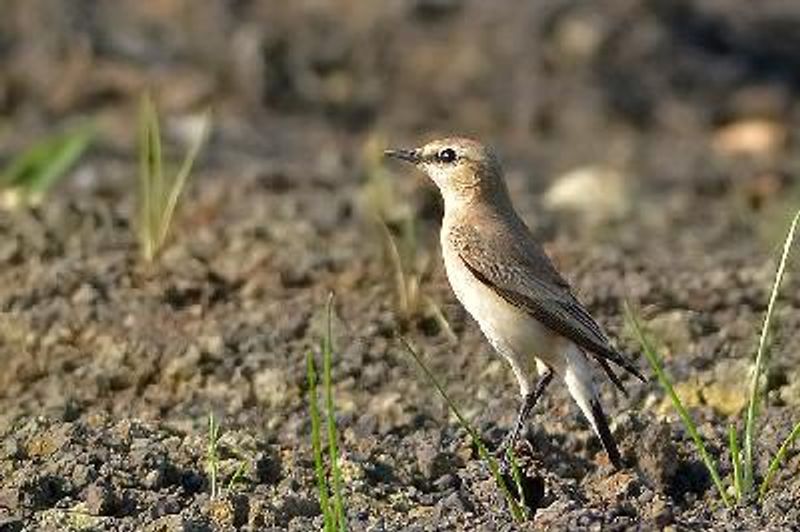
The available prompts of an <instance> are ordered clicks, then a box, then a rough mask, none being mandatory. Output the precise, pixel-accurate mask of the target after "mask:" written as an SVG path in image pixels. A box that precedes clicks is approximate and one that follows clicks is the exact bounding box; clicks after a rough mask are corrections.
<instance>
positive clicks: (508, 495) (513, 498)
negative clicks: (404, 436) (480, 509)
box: [400, 336, 528, 523]
mask: <svg viewBox="0 0 800 532" xmlns="http://www.w3.org/2000/svg"><path fill="white" fill-rule="evenodd" d="M400 341H401V342H402V343H403V346H404V347H405V348H406V350H407V351H408V352H409V354H411V356H412V357H413V358H414V361H415V362H416V363H417V365H419V367H420V368H422V371H423V373H425V376H426V377H427V378H428V380H429V381H430V382H431V384H432V385H433V387H434V388H435V389H436V391H437V392H439V395H441V396H442V398H443V399H444V400H445V402H446V403H447V405H448V406H449V407H450V410H452V411H453V414H455V416H456V418H457V419H458V422H459V424H460V425H461V427H462V428H463V429H464V430H466V431H467V433H468V434H469V437H470V439H471V440H472V444H473V445H474V446H475V447H476V448H477V449H478V454H479V455H480V457H481V460H483V461H484V463H486V465H487V466H488V467H489V471H491V473H492V477H493V478H494V481H495V484H497V487H498V489H499V490H500V492H501V493H502V494H503V497H505V499H506V503H507V504H508V509H509V511H510V512H511V516H512V517H513V518H514V521H516V522H518V523H521V522H523V521H525V520H526V519H527V518H528V511H527V508H526V507H525V505H524V504H522V502H521V501H522V499H523V491H522V475H521V473H520V471H519V467H518V466H517V463H516V460H515V458H514V453H513V450H512V449H510V448H509V449H507V450H506V453H507V456H508V458H509V463H510V464H511V473H512V478H513V479H514V483H515V488H516V491H517V493H516V495H515V494H514V493H513V492H512V490H511V488H509V486H508V484H507V483H506V481H505V479H504V478H503V474H502V473H501V472H500V465H499V464H498V463H497V459H496V458H495V457H494V455H493V454H492V453H491V452H489V450H488V449H487V448H486V445H485V444H484V443H483V440H482V439H481V437H480V435H479V434H478V432H477V431H476V430H475V429H474V428H473V427H472V425H471V424H470V423H469V421H467V419H466V418H465V417H464V416H463V415H461V412H460V411H459V410H458V407H456V404H455V403H454V402H453V400H452V399H450V396H449V395H448V394H447V392H446V391H445V389H444V387H443V386H442V385H441V384H440V383H439V381H438V380H437V379H436V377H435V376H434V375H433V373H432V372H431V370H430V369H428V366H427V365H425V363H424V362H423V361H422V357H420V356H419V354H418V353H417V352H416V351H415V350H414V348H413V347H411V344H410V343H408V340H406V339H405V338H403V337H402V336H401V337H400Z"/></svg>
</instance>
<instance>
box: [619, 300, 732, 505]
mask: <svg viewBox="0 0 800 532" xmlns="http://www.w3.org/2000/svg"><path fill="white" fill-rule="evenodd" d="M625 319H626V320H627V321H628V324H629V326H630V328H631V330H632V331H633V334H634V336H635V337H636V340H637V341H638V342H639V344H640V345H641V347H642V352H643V353H644V356H645V358H647V361H648V362H649V363H650V366H651V367H652V368H653V372H654V373H655V374H656V377H657V378H658V382H659V383H660V384H661V387H662V388H664V391H666V392H667V395H668V396H669V398H670V401H672V406H673V407H675V410H676V411H677V412H678V416H679V417H680V418H681V421H682V422H683V426H684V427H686V431H687V432H688V433H689V436H691V438H692V441H693V442H694V445H695V447H696V448H697V452H698V453H699V454H700V458H701V459H702V460H703V464H704V465H705V466H706V469H707V470H708V474H709V475H711V479H712V480H713V482H714V486H716V488H717V491H718V492H719V495H720V497H721V498H722V502H723V503H725V506H729V507H730V506H731V500H730V498H729V497H728V494H727V493H726V492H725V487H724V486H723V485H722V479H720V476H719V471H718V470H717V465H716V463H715V462H714V460H713V459H712V458H711V455H709V454H708V450H707V449H706V444H705V442H704V441H703V437H702V436H701V435H700V432H699V431H698V430H697V425H695V423H694V420H693V419H692V416H690V415H689V412H687V411H686V408H685V407H684V406H683V401H681V398H680V397H678V394H677V393H675V388H673V386H672V381H671V380H670V378H669V376H667V373H666V372H665V371H664V364H663V362H662V361H661V358H660V357H659V356H658V354H657V353H656V350H655V349H654V348H653V345H652V343H651V342H650V339H649V338H648V337H647V335H646V334H645V333H644V331H643V329H642V326H641V324H640V323H639V319H638V318H637V317H636V315H635V314H634V313H633V310H632V309H631V307H630V305H628V304H627V303H626V304H625Z"/></svg>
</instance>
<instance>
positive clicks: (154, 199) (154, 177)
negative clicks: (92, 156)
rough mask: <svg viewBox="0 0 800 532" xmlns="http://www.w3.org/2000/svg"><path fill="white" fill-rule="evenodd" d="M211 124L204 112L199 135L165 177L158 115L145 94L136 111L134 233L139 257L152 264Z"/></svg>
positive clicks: (163, 241)
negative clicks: (137, 161) (137, 173)
mask: <svg viewBox="0 0 800 532" xmlns="http://www.w3.org/2000/svg"><path fill="white" fill-rule="evenodd" d="M210 123H211V116H210V112H208V111H207V112H206V114H205V116H204V119H203V126H202V128H201V132H200V134H199V135H198V136H197V137H196V138H195V139H194V141H193V142H192V144H191V145H190V146H189V150H188V152H187V153H186V157H185V158H184V159H183V162H182V163H181V165H180V167H178V170H177V172H175V173H174V174H170V175H169V176H165V174H164V160H163V154H162V150H161V130H160V127H159V120H158V111H157V109H156V107H155V105H154V103H153V101H152V99H151V98H150V96H149V95H148V94H145V95H143V96H142V100H141V104H140V108H139V208H138V220H137V222H138V223H137V231H138V234H137V236H138V238H139V247H140V249H141V253H142V257H143V258H144V259H145V260H146V261H147V262H152V261H153V260H154V259H155V258H156V256H157V255H158V253H159V251H160V250H161V248H162V247H163V246H164V243H165V242H166V240H167V234H168V233H169V227H170V223H171V222H172V216H173V214H174V213H175V208H176V207H177V205H178V199H179V198H180V195H181V191H182V190H183V188H184V186H185V185H186V181H187V179H188V178H189V174H190V173H191V170H192V166H193V165H194V161H195V159H197V156H198V154H199V153H200V148H201V147H202V146H203V144H204V143H205V140H206V138H207V137H208V132H209V127H210Z"/></svg>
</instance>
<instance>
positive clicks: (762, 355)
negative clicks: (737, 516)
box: [743, 210, 800, 493]
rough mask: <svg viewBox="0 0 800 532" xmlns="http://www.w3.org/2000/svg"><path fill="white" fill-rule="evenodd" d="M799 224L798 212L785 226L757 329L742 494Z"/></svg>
mask: <svg viewBox="0 0 800 532" xmlns="http://www.w3.org/2000/svg"><path fill="white" fill-rule="evenodd" d="M798 222H800V210H798V211H797V213H796V214H795V215H794V218H793V219H792V223H791V224H790V225H789V231H788V232H787V234H786V238H785V239H784V241H783V252H782V253H781V259H780V262H779V263H778V269H777V271H776V273H775V281H774V282H773V283H772V291H771V292H770V296H769V303H768V304H767V311H766V313H765V314H764V324H763V326H762V327H761V335H760V336H759V339H758V351H757V352H756V361H755V368H754V369H753V376H752V379H751V382H750V401H749V403H748V405H747V415H746V418H745V431H744V464H743V466H744V479H743V490H744V492H745V493H747V492H749V491H750V489H751V488H752V486H753V481H754V469H755V466H754V463H753V454H754V453H755V430H756V427H755V425H756V420H757V418H758V409H759V404H760V403H761V400H762V396H763V394H764V389H763V386H762V383H761V380H762V379H761V377H762V375H763V373H764V368H765V367H766V363H767V359H768V358H769V354H768V351H767V344H768V338H769V333H770V329H771V327H772V320H773V311H774V310H775V302H776V301H777V299H778V292H779V291H780V287H781V282H782V281H783V277H784V275H785V273H786V264H787V262H788V260H789V253H790V251H791V249H792V244H793V243H794V237H795V233H796V232H797V225H798Z"/></svg>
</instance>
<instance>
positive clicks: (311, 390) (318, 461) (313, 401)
mask: <svg viewBox="0 0 800 532" xmlns="http://www.w3.org/2000/svg"><path fill="white" fill-rule="evenodd" d="M306 375H307V377H308V411H309V414H310V416H311V448H312V450H313V453H314V470H315V471H316V474H317V492H318V494H319V506H320V508H321V509H322V518H323V522H324V523H325V532H333V531H334V530H335V527H334V515H333V512H332V511H331V505H330V501H329V499H328V480H327V477H326V476H325V465H324V464H323V462H322V428H321V426H322V422H321V421H320V416H319V407H318V405H317V370H316V368H315V366H314V355H313V354H311V352H310V351H309V352H308V353H307V354H306Z"/></svg>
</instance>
